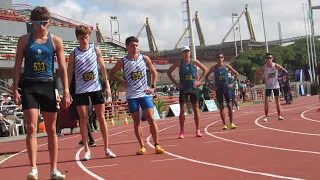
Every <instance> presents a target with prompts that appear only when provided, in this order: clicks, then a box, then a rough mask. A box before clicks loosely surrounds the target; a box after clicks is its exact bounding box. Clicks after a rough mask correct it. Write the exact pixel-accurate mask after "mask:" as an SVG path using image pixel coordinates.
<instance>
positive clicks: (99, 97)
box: [68, 25, 116, 161]
mask: <svg viewBox="0 0 320 180" xmlns="http://www.w3.org/2000/svg"><path fill="white" fill-rule="evenodd" d="M75 33H76V37H77V40H78V41H79V44H80V46H79V47H76V48H75V49H74V50H73V51H72V52H71V54H70V57H69V62H68V79H69V83H71V80H72V75H73V72H74V74H75V94H76V99H75V101H76V105H77V110H78V113H79V117H80V133H81V137H82V142H83V145H84V147H85V153H84V157H83V160H86V161H88V160H90V159H91V152H90V149H89V145H88V129H87V124H88V106H89V98H91V102H92V105H93V107H94V109H95V111H96V114H97V119H98V121H99V124H100V129H101V135H102V138H103V142H104V151H105V154H106V156H108V157H110V158H114V157H116V155H115V154H114V153H113V152H112V151H111V150H110V149H109V148H108V127H107V123H106V121H105V116H104V111H105V104H104V96H105V97H106V98H108V97H109V96H110V95H111V91H110V85H109V81H108V77H107V72H106V68H105V65H104V60H103V57H102V54H101V51H100V49H99V48H97V47H95V46H94V45H89V40H90V35H91V32H90V30H89V28H88V27H87V26H83V25H80V26H77V27H76V31H75ZM98 68H100V72H101V75H102V77H103V79H104V82H105V84H106V89H105V92H104V93H105V94H103V91H102V86H101V84H100V80H99V73H98Z"/></svg>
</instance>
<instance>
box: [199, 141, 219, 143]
mask: <svg viewBox="0 0 320 180" xmlns="http://www.w3.org/2000/svg"><path fill="white" fill-rule="evenodd" d="M217 142H222V141H206V142H203V143H217Z"/></svg>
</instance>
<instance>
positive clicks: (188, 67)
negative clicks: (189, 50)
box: [179, 59, 197, 91]
mask: <svg viewBox="0 0 320 180" xmlns="http://www.w3.org/2000/svg"><path fill="white" fill-rule="evenodd" d="M196 74H197V69H196V67H195V66H194V62H193V60H190V63H189V64H185V63H184V61H183V59H181V63H180V67H179V76H180V84H181V85H182V88H181V89H182V90H183V91H188V90H190V89H192V87H193V84H194V82H195V81H196Z"/></svg>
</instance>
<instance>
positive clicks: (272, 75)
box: [268, 73, 276, 78]
mask: <svg viewBox="0 0 320 180" xmlns="http://www.w3.org/2000/svg"><path fill="white" fill-rule="evenodd" d="M268 77H269V78H275V77H276V73H270V74H268Z"/></svg>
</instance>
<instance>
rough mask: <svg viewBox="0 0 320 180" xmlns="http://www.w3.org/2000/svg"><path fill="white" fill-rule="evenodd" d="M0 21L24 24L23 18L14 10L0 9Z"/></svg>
mask: <svg viewBox="0 0 320 180" xmlns="http://www.w3.org/2000/svg"><path fill="white" fill-rule="evenodd" d="M0 19H2V20H8V21H19V22H25V17H24V16H23V15H21V14H20V13H19V12H18V11H16V10H15V9H5V8H2V7H0Z"/></svg>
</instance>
